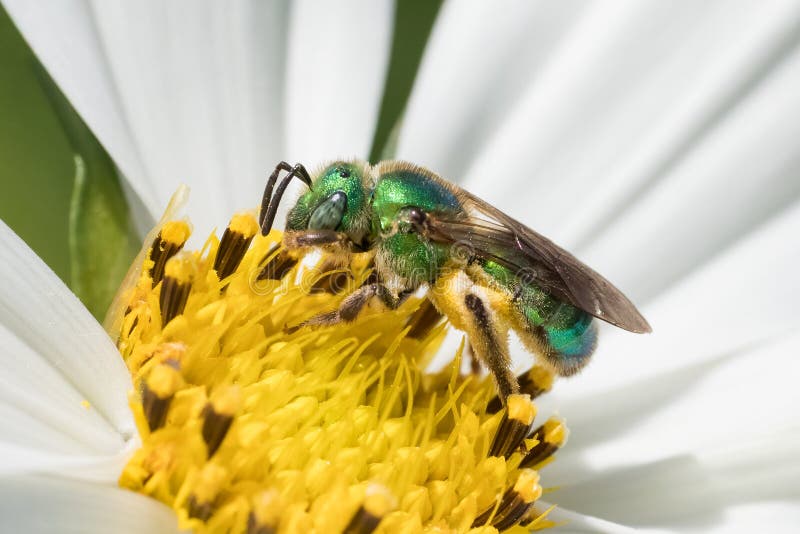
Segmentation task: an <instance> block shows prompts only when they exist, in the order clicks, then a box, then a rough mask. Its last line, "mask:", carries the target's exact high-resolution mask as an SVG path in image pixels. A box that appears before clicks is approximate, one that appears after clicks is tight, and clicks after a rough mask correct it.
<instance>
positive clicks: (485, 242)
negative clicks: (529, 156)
mask: <svg viewBox="0 0 800 534" xmlns="http://www.w3.org/2000/svg"><path fill="white" fill-rule="evenodd" d="M459 193H460V196H461V198H462V200H463V201H464V207H465V209H466V211H467V213H468V214H469V216H468V217H467V218H461V219H458V218H455V217H448V216H446V215H441V214H431V215H430V216H429V217H428V221H427V222H428V225H427V226H428V229H429V232H430V235H429V237H430V238H431V239H433V240H435V241H446V242H451V243H454V244H455V243H460V244H462V245H464V246H466V247H468V248H469V249H470V251H471V252H472V253H474V254H475V255H476V256H479V257H482V258H484V259H487V260H493V261H495V262H497V263H499V264H501V265H503V266H505V267H506V268H508V269H511V270H512V271H514V272H516V273H518V274H521V276H523V277H524V278H525V279H530V280H531V282H532V283H535V284H536V285H537V286H539V287H541V288H542V289H543V290H545V291H548V292H549V293H550V294H552V295H553V296H554V297H556V298H558V299H561V300H563V301H565V302H569V303H570V304H572V305H573V306H575V307H577V308H580V309H582V310H584V311H585V312H587V313H589V314H591V315H593V316H595V317H597V318H598V319H601V320H603V321H606V322H608V323H611V324H613V325H615V326H618V327H620V328H623V329H625V330H628V331H630V332H637V333H642V332H650V331H651V328H650V325H649V324H648V323H647V320H646V319H645V318H644V317H642V314H641V313H639V311H638V310H637V309H636V306H634V305H633V303H632V302H631V301H630V300H629V299H628V298H627V297H626V296H625V295H623V294H622V292H621V291H620V290H619V289H617V288H616V287H614V286H613V285H612V284H611V282H609V281H608V280H606V279H605V278H604V277H603V276H601V275H600V274H599V273H597V272H596V271H594V270H593V269H592V268H590V267H588V266H587V265H585V264H584V263H582V262H581V261H580V260H578V259H577V258H576V257H575V256H573V255H572V254H570V253H569V252H567V251H566V250H564V249H563V248H561V247H559V246H558V245H556V244H555V243H553V242H552V241H550V240H549V239H547V238H546V237H544V236H543V235H541V234H539V233H537V232H535V231H533V230H531V229H530V228H528V227H527V226H525V225H524V224H522V223H521V222H519V221H517V220H516V219H513V218H512V217H509V216H508V215H506V214H505V213H503V212H502V211H500V210H499V209H497V208H495V207H493V206H491V205H490V204H488V203H486V202H484V201H483V200H481V199H480V198H478V197H476V196H475V195H473V194H471V193H469V192H467V191H463V190H461V191H459Z"/></svg>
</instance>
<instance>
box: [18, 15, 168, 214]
mask: <svg viewBox="0 0 800 534" xmlns="http://www.w3.org/2000/svg"><path fill="white" fill-rule="evenodd" d="M3 5H4V6H5V8H6V10H7V11H8V13H9V15H11V18H12V19H13V20H14V23H15V24H16V25H17V27H19V29H20V31H21V32H22V35H23V36H24V37H25V39H26V40H27V41H28V43H29V44H30V46H31V48H32V49H33V51H34V52H35V53H36V55H37V56H38V58H39V60H40V61H41V62H42V64H44V66H45V68H46V69H47V71H48V72H49V73H50V76H52V77H53V79H54V80H55V81H56V83H57V84H58V86H59V87H60V88H61V91H63V92H64V94H65V95H66V96H67V98H68V99H69V100H70V102H71V103H72V105H73V107H75V109H76V110H77V111H78V113H79V114H80V115H81V117H83V120H84V121H85V122H86V123H87V124H88V125H89V127H90V128H91V129H92V131H93V132H94V133H95V135H96V136H97V138H98V139H99V140H100V143H101V144H102V145H103V146H104V147H105V148H106V150H107V151H108V152H109V154H111V157H112V158H113V159H114V161H115V162H116V164H117V165H118V166H119V168H120V169H121V170H122V172H123V173H124V174H125V175H126V176H130V177H141V176H143V175H144V166H143V165H142V163H141V159H140V157H139V156H140V154H139V151H138V148H137V146H136V143H135V142H134V139H133V137H132V136H131V131H130V129H129V128H128V122H127V117H126V116H125V114H124V112H123V108H122V107H121V103H120V99H119V94H118V93H117V90H116V87H115V84H114V80H113V79H112V77H111V71H110V70H109V66H108V64H107V62H106V58H105V56H104V52H103V49H102V47H101V46H100V43H99V41H98V37H97V32H96V30H95V26H94V21H93V20H92V14H91V10H90V9H89V6H88V5H87V3H86V2H84V1H82V0H54V1H51V2H28V1H26V0H3ZM136 191H137V192H138V193H139V194H140V195H141V196H142V198H143V199H144V201H145V202H146V204H148V205H149V206H151V207H153V206H155V205H156V204H157V199H156V197H155V196H154V195H153V191H151V190H149V189H147V188H137V189H136ZM153 213H154V214H155V213H157V211H154V212H153Z"/></svg>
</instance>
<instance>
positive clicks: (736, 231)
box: [0, 0, 800, 532]
mask: <svg viewBox="0 0 800 534" xmlns="http://www.w3.org/2000/svg"><path fill="white" fill-rule="evenodd" d="M4 4H5V5H6V8H7V9H8V11H9V13H10V14H11V15H12V17H13V18H14V20H15V22H16V23H17V24H18V26H19V27H20V29H21V30H22V32H23V34H24V35H25V37H26V38H27V39H28V40H29V42H30V44H31V46H32V48H33V49H34V51H35V52H36V53H37V55H38V56H39V58H40V59H41V60H42V62H43V63H44V64H45V66H46V67H47V68H48V70H49V72H50V74H51V75H52V76H53V77H54V79H55V80H56V82H57V83H58V84H59V85H60V86H61V88H62V90H63V91H64V92H65V94H66V95H67V96H68V97H69V98H70V100H71V101H72V103H73V105H74V106H75V107H76V109H77V110H78V112H79V113H80V114H81V115H82V116H83V118H84V120H85V121H86V122H87V124H88V125H89V126H90V127H91V128H92V129H93V131H94V132H95V133H96V135H97V136H98V138H99V139H100V140H101V142H102V143H103V144H104V146H105V147H106V149H107V150H108V151H109V153H110V154H111V156H112V157H113V158H114V160H115V161H116V163H117V165H118V166H119V168H120V169H121V171H122V172H123V173H124V174H125V176H127V177H128V179H129V181H130V186H131V188H132V189H133V190H134V191H135V193H137V194H138V196H139V197H140V198H141V200H142V201H143V203H144V206H145V208H146V211H148V212H149V215H150V216H151V217H152V216H153V215H154V214H156V213H158V211H159V210H160V208H161V206H163V204H164V203H165V202H166V199H167V197H168V195H169V194H170V193H171V192H172V191H173V190H174V189H175V187H176V185H177V184H179V183H181V182H187V183H189V184H190V185H192V189H193V199H194V201H193V205H192V206H191V207H190V208H189V212H190V213H191V214H192V217H193V220H195V222H196V223H198V226H199V227H200V229H199V232H198V233H199V234H200V235H203V234H205V230H208V229H210V228H211V227H212V226H214V225H220V224H224V223H225V222H226V221H227V218H228V216H229V215H230V214H231V213H232V212H233V211H234V210H236V209H239V208H243V207H250V206H252V205H254V204H255V203H256V202H257V200H258V198H259V195H260V189H261V187H262V185H263V181H264V178H265V176H266V174H267V173H268V172H269V171H270V170H271V168H272V167H273V166H274V164H275V163H276V162H277V161H279V160H282V159H284V160H287V161H290V162H294V161H302V162H304V163H307V164H311V165H313V164H315V163H317V162H320V161H322V160H329V159H333V158H336V157H340V156H353V155H355V156H360V157H366V155H367V152H368V151H369V145H370V141H371V139H372V135H373V132H374V125H375V122H376V118H377V114H378V108H379V105H380V99H381V95H382V86H383V80H384V76H385V72H386V67H387V63H388V58H389V46H390V43H391V39H390V37H391V30H392V16H393V9H394V8H393V4H392V3H390V2H386V1H367V0H364V1H362V2H355V1H353V2H347V3H345V5H343V4H341V3H336V4H334V3H330V2H326V3H314V2H310V1H306V2H295V3H292V4H290V5H286V4H277V3H259V2H255V1H253V2H237V3H233V4H225V5H223V4H219V3H212V2H208V3H207V5H203V6H199V5H198V3H197V2H191V3H182V2H170V3H163V4H162V3H157V2H136V3H130V2H128V3H123V2H105V1H97V2H77V1H75V2H67V1H53V2H48V3H44V2H41V3H38V2H37V3H35V2H25V1H21V0H4ZM798 24H800V5H798V4H797V3H796V2H791V1H784V2H780V1H769V2H756V1H754V0H751V1H738V2H723V1H716V2H705V3H703V4H702V5H700V4H696V3H679V4H676V3H663V2H657V1H650V2H641V1H635V2H634V1H631V2H615V3H606V2H603V3H600V2H597V3H585V2H558V3H556V2H551V3H545V2H541V3H540V2H503V3H498V2H492V3H486V2H458V1H451V2H448V3H446V4H445V5H444V6H443V8H442V10H441V12H440V14H439V17H438V19H437V22H436V24H435V26H434V30H433V32H432V35H431V38H430V40H429V43H428V46H427V49H426V52H425V55H424V58H423V62H422V65H421V67H420V70H419V72H418V75H417V79H416V81H415V85H414V90H413V93H412V96H411V98H410V100H409V102H408V106H407V109H406V112H405V115H404V119H403V123H402V128H401V129H400V132H399V139H398V147H397V156H398V157H400V158H404V159H409V160H412V161H415V162H417V163H420V164H423V165H426V166H428V167H430V168H432V169H434V170H435V171H437V172H439V173H441V174H442V175H443V176H445V177H448V178H450V179H452V180H453V181H456V182H457V183H459V184H460V185H462V186H464V187H465V188H467V189H469V190H471V191H472V192H474V193H476V194H478V195H479V196H481V197H483V198H484V199H486V200H487V201H489V202H491V203H493V204H495V205H497V206H499V207H501V208H502V209H504V210H505V211H506V212H508V213H509V214H511V215H513V216H515V217H517V218H519V219H521V220H522V221H523V222H525V223H527V224H529V225H530V226H532V227H534V228H536V229H537V230H539V231H541V232H542V233H544V234H546V235H548V236H550V237H551V238H553V239H554V240H555V241H557V242H559V243H560V244H562V245H564V246H566V247H567V248H568V249H571V250H573V252H575V253H576V254H577V255H578V256H579V257H581V258H582V259H583V260H585V261H586V262H587V263H588V264H590V265H592V266H593V267H595V268H597V270H599V271H600V272H602V273H604V274H605V275H606V276H607V277H608V278H609V279H611V280H613V281H614V282H615V284H617V285H618V286H619V287H621V288H623V289H624V290H625V291H626V293H628V294H629V295H630V296H631V297H632V298H633V299H634V300H635V301H636V302H637V303H639V304H640V305H641V307H642V309H643V311H644V313H645V315H646V316H647V318H648V320H649V321H650V323H651V324H652V325H653V327H654V334H652V335H650V336H634V335H631V334H628V333H625V332H621V331H618V330H615V329H611V328H609V329H606V330H605V331H604V332H603V338H602V340H601V343H600V348H599V350H598V351H597V354H596V356H595V361H594V363H593V364H592V365H591V366H590V367H589V368H588V369H587V370H586V371H585V372H583V373H582V374H581V375H579V376H578V377H576V378H574V379H571V380H569V381H563V382H561V383H559V386H558V387H557V388H556V389H555V390H554V392H553V393H552V394H550V395H548V396H547V397H546V398H544V399H542V403H543V404H544V405H545V408H547V407H551V408H554V407H558V410H559V412H560V413H561V414H562V415H563V416H565V417H566V418H568V420H569V422H570V428H571V429H572V435H571V440H570V443H569V445H568V446H567V447H566V448H565V449H564V450H563V451H562V452H561V453H560V456H559V461H558V462H557V463H556V464H555V465H553V466H552V467H551V468H550V470H549V471H548V477H549V479H550V480H557V481H558V484H559V486H560V489H559V491H558V492H557V493H555V494H553V496H552V498H553V500H554V501H555V502H558V503H559V505H563V506H564V508H566V509H572V510H576V511H577V512H580V513H581V514H586V515H588V516H596V517H602V518H604V519H607V520H609V521H611V522H613V523H615V524H612V523H603V522H601V521H595V520H593V519H591V518H588V519H581V518H580V516H576V517H575V518H574V519H573V521H572V522H571V523H569V524H568V525H567V526H566V527H563V529H562V530H564V531H575V530H580V529H581V528H584V529H599V530H609V531H613V530H615V529H617V528H622V527H620V526H619V525H629V526H632V527H635V528H651V529H670V530H684V531H698V532H713V531H718V532H732V531H737V530H742V531H745V530H747V531H750V530H755V529H757V530H763V529H764V527H765V525H768V526H769V530H770V531H771V532H781V531H785V532H789V531H792V530H794V529H795V528H796V525H797V524H798V523H800V503H799V502H798V501H800V493H798V485H797V483H796V481H797V479H798V475H800V472H798V467H797V466H798V465H800V464H798V459H799V458H798V453H797V451H798V450H800V448H799V446H800V421H798V419H797V417H795V416H794V415H793V413H794V409H795V407H796V406H797V403H798V401H800V393H798V388H797V386H796V381H797V378H796V377H797V376H798V370H800V364H799V363H798V358H797V353H798V349H797V347H798V343H800V328H798V327H799V326H800V307H798V306H797V302H798V297H800V279H798V277H797V275H796V272H797V265H798V264H800V247H798V246H797V232H798V229H799V228H800V181H799V180H798V179H797V176H798V171H799V170H800V169H799V168H798V167H800V163H799V162H800V148H798V145H797V142H796V140H797V138H798V135H799V134H800V131H798V130H800V121H797V120H795V117H796V115H797V113H798V111H800V96H799V95H800V91H798V90H797V87H798V84H800V48H799V47H798V41H797V38H796V28H797V26H798ZM201 214H202V215H201ZM141 215H142V217H140V219H141V221H142V224H143V225H144V226H146V225H147V222H148V221H147V213H143V214H141ZM201 216H204V217H205V219H202V220H199V218H200V217H201ZM2 239H3V243H2V249H3V252H2V254H3V257H2V260H3V261H2V265H1V266H0V269H2V270H3V274H4V275H5V278H6V280H7V281H8V280H11V281H12V282H7V283H6V284H5V286H7V287H3V288H0V297H1V298H0V305H2V306H0V312H2V325H3V326H2V330H1V331H2V332H3V334H2V336H0V342H2V346H3V350H2V354H0V357H2V362H3V363H2V365H3V366H4V369H3V374H2V378H0V381H2V387H1V388H0V395H2V397H0V398H2V404H0V406H2V409H3V412H4V413H5V412H8V414H9V415H7V416H5V417H4V418H3V420H4V421H6V423H3V426H2V427H0V428H2V432H0V447H2V449H3V451H4V452H5V451H6V450H8V451H9V452H8V453H6V454H4V455H3V460H2V462H0V470H2V472H3V474H4V477H3V478H2V479H0V480H1V481H0V488H2V490H0V491H2V495H0V517H3V519H2V520H0V521H6V518H7V517H9V515H8V514H9V510H17V511H19V513H17V514H15V515H14V516H13V519H14V520H16V521H19V523H18V525H20V529H22V530H26V529H27V530H29V528H26V527H32V526H35V525H36V523H33V522H35V521H40V520H42V517H41V515H42V514H43V513H44V512H42V511H43V510H45V511H46V513H47V515H48V516H49V517H50V518H52V520H54V521H58V522H60V523H57V524H64V525H66V523H63V522H64V521H79V520H83V519H86V520H87V521H90V522H91V521H97V520H99V519H98V518H96V517H94V516H91V515H90V514H103V513H108V509H104V508H103V506H105V505H103V506H97V503H98V502H102V503H105V502H106V501H107V502H108V506H110V507H113V506H115V505H116V506H117V508H112V509H113V510H115V513H113V514H109V515H108V516H104V517H105V519H104V520H107V521H112V520H113V521H119V523H116V522H115V523H114V525H115V527H114V528H115V529H117V525H119V526H120V528H121V527H122V526H125V525H128V526H129V527H130V528H131V529H133V530H135V529H136V528H141V529H144V528H145V527H144V526H143V525H142V524H135V523H132V521H148V520H152V521H153V522H154V523H152V524H151V525H156V524H158V525H164V526H165V527H166V526H168V525H170V524H171V521H173V520H172V519H171V518H170V517H167V516H168V515H169V514H167V516H165V515H164V509H163V507H161V506H160V505H158V504H157V503H155V501H152V502H151V501H148V500H144V499H142V498H139V497H138V496H136V495H132V494H128V493H124V492H122V491H121V490H116V489H110V488H109V487H106V486H103V487H102V488H103V489H102V490H100V489H98V488H99V487H100V486H98V485H97V484H98V483H105V484H106V485H109V484H113V483H114V481H115V479H116V478H115V477H116V475H115V473H118V471H114V468H113V467H108V465H109V463H108V462H106V460H109V459H113V458H117V457H119V455H120V454H123V453H124V452H125V450H127V447H129V446H130V443H127V442H126V440H128V441H129V440H130V436H131V433H132V432H131V426H130V421H129V417H130V416H128V415H126V414H125V406H126V404H125V399H124V393H125V392H126V391H127V389H128V388H129V387H130V386H129V384H128V383H127V380H128V378H127V373H126V372H125V369H124V367H123V366H122V364H121V362H120V361H119V360H116V359H114V356H115V351H114V349H113V346H112V345H111V344H110V343H109V342H108V340H107V339H105V338H104V337H103V336H102V331H101V329H100V328H99V326H97V325H96V324H94V323H93V322H92V320H91V318H90V317H89V315H88V314H87V313H86V312H85V310H83V309H82V308H81V307H80V305H79V304H78V303H77V301H76V300H75V299H74V298H73V297H71V296H70V295H69V293H68V291H67V290H66V289H65V288H63V286H61V285H60V284H57V283H56V279H55V277H54V275H52V274H51V273H49V271H47V269H46V268H45V267H44V266H43V265H42V264H41V262H39V261H38V260H37V259H36V258H35V257H33V255H32V253H31V252H30V251H27V250H26V249H24V247H23V246H22V245H21V243H20V242H19V241H18V240H17V239H16V238H15V237H14V236H12V235H11V234H10V233H9V231H8V230H7V229H5V227H3V233H2ZM6 256H7V258H6ZM20 354H24V355H25V357H24V358H23V357H20V356H19V355H20ZM12 356H13V357H12ZM78 357H81V358H82V359H81V360H77V358H78ZM101 358H102V360H101ZM103 362H104V363H103ZM34 366H38V367H34ZM98 366H102V369H105V370H106V371H105V372H103V373H101V372H100V370H99V369H97V367H98ZM98 373H100V374H98ZM98 376H103V379H102V380H99V379H98V378H97V377H98ZM43 385H44V386H45V387H42V386H43ZM48 386H49V387H48ZM69 395H71V396H73V397H75V396H82V397H85V398H86V400H88V401H89V402H90V404H91V407H90V408H89V409H88V410H87V411H86V412H85V413H84V412H80V411H78V412H77V413H75V411H74V410H70V409H68V408H69V407H70V406H73V404H70V403H66V402H64V399H65V398H67V396H69ZM21 407H25V409H26V410H27V411H26V412H23V411H22V409H21ZM32 407H33V408H32ZM36 407H38V408H39V409H40V410H41V412H36V411H34V408H36ZM62 411H63V412H64V413H63V414H62V413H61V412H62ZM540 411H542V412H546V411H547V410H546V409H542V410H540ZM93 414H102V416H103V417H98V416H96V415H93ZM31 450H33V451H37V452H36V453H31V452H30V451H31ZM86 464H88V465H91V466H96V469H92V470H90V471H87V470H86V469H84V468H83V467H81V468H80V469H76V467H78V466H83V465H86ZM116 465H118V464H116ZM32 472H35V473H46V474H50V475H58V476H59V477H65V478H59V479H53V478H50V477H47V478H42V477H38V478H34V477H33V475H29V474H28V473H32ZM88 472H91V473H93V476H92V478H93V481H91V482H88V481H76V477H81V476H83V478H86V476H85V473H88ZM11 474H14V478H10V477H11ZM6 475H8V476H6ZM20 477H21V478H20ZM84 495H85V497H83V496H84ZM68 499H73V500H68ZM56 502H57V503H59V506H58V507H56V506H55V504H53V505H52V508H51V507H50V506H51V503H56ZM32 503H36V504H35V505H33V504H32ZM80 503H85V504H84V505H83V506H81V505H80ZM135 507H141V508H136V509H137V510H141V512H139V513H136V514H130V515H131V517H129V516H127V515H126V516H123V515H121V514H122V510H123V509H124V510H132V509H134V508H135ZM76 510H80V513H81V514H83V515H80V516H76V515H75V513H76ZM33 511H37V512H41V513H39V514H38V515H35V514H33V513H31V512H33ZM25 512H27V513H25ZM61 512H63V513H61ZM150 514H152V515H150ZM159 514H160V515H159ZM76 524H77V523H76ZM108 524H111V523H108ZM103 530H108V528H104V529H103ZM117 530H119V529H117Z"/></svg>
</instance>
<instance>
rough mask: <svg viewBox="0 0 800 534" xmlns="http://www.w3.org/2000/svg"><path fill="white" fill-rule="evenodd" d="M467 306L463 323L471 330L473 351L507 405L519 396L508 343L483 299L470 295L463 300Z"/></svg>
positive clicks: (470, 336)
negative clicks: (491, 377) (512, 398)
mask: <svg viewBox="0 0 800 534" xmlns="http://www.w3.org/2000/svg"><path fill="white" fill-rule="evenodd" d="M464 305H465V307H466V309H467V312H468V313H469V317H465V318H464V321H465V322H466V324H467V326H468V334H469V339H470V343H471V344H472V348H473V350H474V351H475V354H476V355H477V356H478V359H479V360H480V361H482V362H483V363H484V364H485V365H486V366H487V367H488V368H489V371H490V372H491V373H492V376H493V377H494V380H495V382H496V383H497V392H498V394H499V397H500V400H501V401H502V402H503V404H504V405H505V403H506V398H507V397H508V396H509V395H511V394H512V393H518V392H519V383H518V382H517V377H516V376H515V375H514V373H513V372H511V357H510V356H509V354H508V339H507V338H505V337H503V336H502V335H501V334H500V332H499V329H498V326H497V324H496V322H495V320H494V318H493V317H492V316H491V312H490V309H489V307H488V306H487V305H486V304H485V303H484V301H483V300H482V299H481V298H480V297H478V296H477V295H475V294H473V293H467V294H466V295H465V296H464Z"/></svg>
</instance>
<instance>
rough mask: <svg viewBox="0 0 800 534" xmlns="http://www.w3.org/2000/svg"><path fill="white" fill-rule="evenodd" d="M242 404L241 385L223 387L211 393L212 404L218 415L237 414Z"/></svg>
mask: <svg viewBox="0 0 800 534" xmlns="http://www.w3.org/2000/svg"><path fill="white" fill-rule="evenodd" d="M241 405H242V390H241V388H239V386H227V387H221V388H219V389H217V390H215V391H214V392H213V393H212V394H211V406H212V407H213V408H214V412H216V413H217V414H218V415H229V416H233V415H236V412H238V411H239V407H240V406H241Z"/></svg>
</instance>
